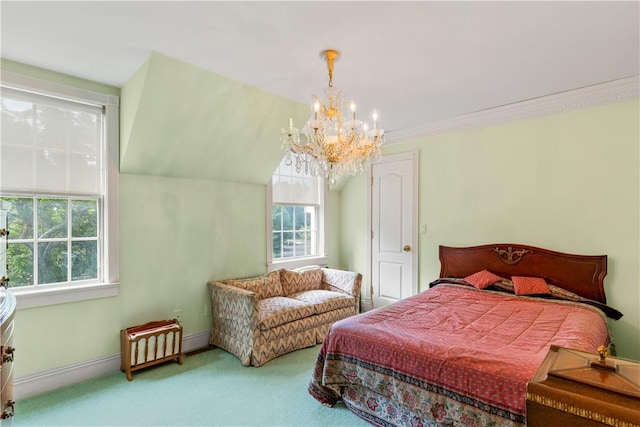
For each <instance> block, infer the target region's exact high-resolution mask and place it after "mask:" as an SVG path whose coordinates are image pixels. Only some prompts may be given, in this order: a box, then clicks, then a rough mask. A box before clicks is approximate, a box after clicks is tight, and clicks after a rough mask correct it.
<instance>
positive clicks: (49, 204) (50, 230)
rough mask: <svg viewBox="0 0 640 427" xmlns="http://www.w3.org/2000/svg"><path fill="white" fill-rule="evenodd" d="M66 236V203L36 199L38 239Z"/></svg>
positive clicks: (60, 200) (57, 200) (62, 200)
mask: <svg viewBox="0 0 640 427" xmlns="http://www.w3.org/2000/svg"><path fill="white" fill-rule="evenodd" d="M67 235H68V234H67V201H66V200H64V199H38V237H39V238H41V239H53V238H63V237H67ZM47 283H49V282H47Z"/></svg>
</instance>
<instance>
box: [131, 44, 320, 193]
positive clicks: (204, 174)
mask: <svg viewBox="0 0 640 427" xmlns="http://www.w3.org/2000/svg"><path fill="white" fill-rule="evenodd" d="M121 108H122V121H121V125H122V126H121V127H122V129H121V147H123V149H122V150H121V153H120V170H121V171H122V172H124V173H132V174H139V175H155V176H171V177H176V178H197V179H210V180H217V181H227V182H244V183H249V184H265V183H267V181H268V180H269V179H270V178H271V174H272V173H273V171H274V170H275V169H276V167H277V166H278V164H279V163H280V160H281V159H282V156H283V154H284V153H283V151H282V150H281V148H280V147H281V142H280V130H281V129H282V128H283V127H285V125H286V124H288V121H289V118H290V117H291V118H293V119H294V123H299V124H300V123H304V121H305V120H306V119H307V118H308V115H309V106H308V105H305V104H302V103H300V102H296V101H292V100H290V99H287V98H283V97H281V96H277V95H275V94H273V93H271V92H267V91H265V90H262V89H258V88H256V87H253V86H250V85H247V84H245V83H242V82H240V81H237V80H233V79H230V78H228V77H225V76H221V75H219V74H216V73H213V72H211V71H208V70H205V69H202V68H199V67H196V66H194V65H191V64H187V63H185V62H182V61H179V60H177V59H174V58H171V57H168V56H166V55H162V54H159V53H156V52H154V53H152V54H151V55H150V57H149V58H148V60H147V61H146V62H145V63H144V64H143V65H142V66H141V67H140V69H139V70H138V71H137V72H136V73H135V74H134V75H133V76H132V78H131V79H130V80H129V81H128V82H127V84H126V85H125V86H124V88H123V89H122V100H121Z"/></svg>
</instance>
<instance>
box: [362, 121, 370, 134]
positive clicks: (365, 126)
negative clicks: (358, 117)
mask: <svg viewBox="0 0 640 427" xmlns="http://www.w3.org/2000/svg"><path fill="white" fill-rule="evenodd" d="M362 128H363V129H364V133H367V131H368V130H369V125H368V124H367V122H364V124H363V125H362Z"/></svg>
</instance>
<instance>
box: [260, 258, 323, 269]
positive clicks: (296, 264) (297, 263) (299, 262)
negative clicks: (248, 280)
mask: <svg viewBox="0 0 640 427" xmlns="http://www.w3.org/2000/svg"><path fill="white" fill-rule="evenodd" d="M328 261H329V258H328V257H326V256H317V257H310V258H297V259H288V260H286V261H285V260H283V261H274V262H271V263H269V264H268V265H267V269H268V270H269V272H272V271H274V270H278V269H280V268H286V269H293V268H300V267H307V266H309V265H320V266H322V267H325V266H326V265H327V262H328Z"/></svg>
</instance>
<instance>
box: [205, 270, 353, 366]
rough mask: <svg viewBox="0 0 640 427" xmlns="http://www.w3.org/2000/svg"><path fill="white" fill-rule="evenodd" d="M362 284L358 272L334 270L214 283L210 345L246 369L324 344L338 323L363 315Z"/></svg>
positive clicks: (279, 273) (282, 272)
mask: <svg viewBox="0 0 640 427" xmlns="http://www.w3.org/2000/svg"><path fill="white" fill-rule="evenodd" d="M361 282H362V275H360V274H359V273H355V272H351V271H344V270H336V269H331V268H314V269H307V270H300V271H296V270H285V269H281V270H276V271H273V272H271V273H269V274H265V275H263V276H260V277H254V278H250V279H228V280H222V281H216V280H212V281H210V282H209V283H208V286H209V290H210V293H211V312H212V317H213V325H212V328H211V340H210V343H211V345H213V346H216V347H220V348H222V349H224V350H227V351H228V352H230V353H233V354H234V355H236V356H237V357H238V358H239V359H240V361H241V362H242V364H243V365H245V366H250V365H253V366H261V365H263V364H265V363H267V362H268V361H269V360H271V359H274V358H276V357H278V356H280V355H282V354H285V353H288V352H291V351H294V350H298V349H301V348H304V347H311V346H313V345H316V344H319V343H322V341H323V340H324V337H325V335H326V334H327V332H328V331H329V328H330V327H331V325H332V324H333V323H334V322H336V321H338V320H341V319H344V318H347V317H349V316H353V315H355V314H357V313H358V312H359V311H360V285H361Z"/></svg>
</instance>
